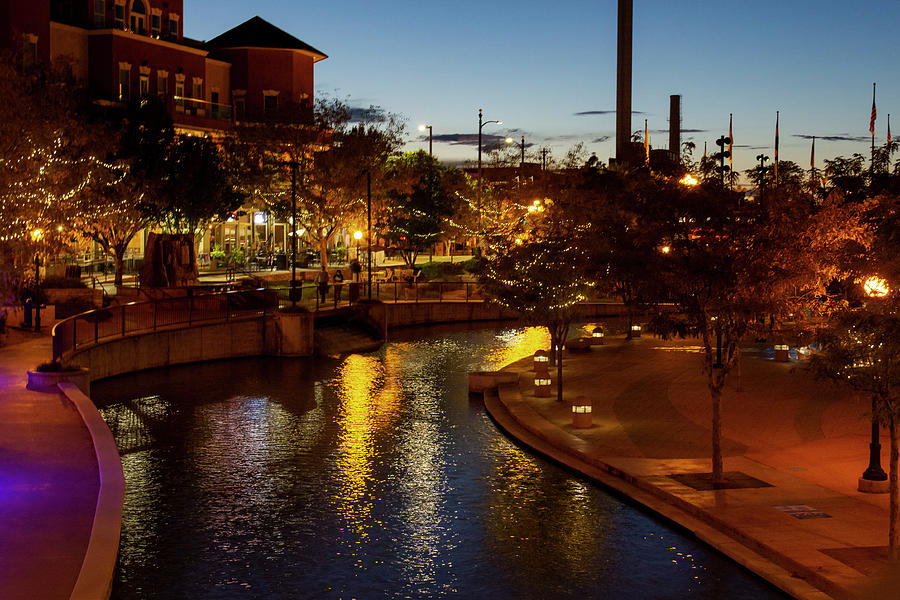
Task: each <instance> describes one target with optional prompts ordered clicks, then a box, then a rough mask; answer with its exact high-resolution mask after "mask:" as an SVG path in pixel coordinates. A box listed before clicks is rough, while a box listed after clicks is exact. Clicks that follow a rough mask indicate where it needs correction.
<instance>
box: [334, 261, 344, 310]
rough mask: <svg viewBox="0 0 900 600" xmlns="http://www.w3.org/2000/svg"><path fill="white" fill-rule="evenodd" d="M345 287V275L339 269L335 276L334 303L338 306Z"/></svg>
mask: <svg viewBox="0 0 900 600" xmlns="http://www.w3.org/2000/svg"><path fill="white" fill-rule="evenodd" d="M343 287H344V274H343V273H341V270H340V269H338V270H337V272H336V273H335V274H334V302H335V304H337V303H338V302H340V301H341V289H342V288H343Z"/></svg>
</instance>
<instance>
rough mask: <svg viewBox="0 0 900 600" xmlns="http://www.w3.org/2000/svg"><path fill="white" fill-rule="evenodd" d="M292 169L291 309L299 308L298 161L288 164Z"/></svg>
mask: <svg viewBox="0 0 900 600" xmlns="http://www.w3.org/2000/svg"><path fill="white" fill-rule="evenodd" d="M286 164H287V165H288V166H290V167H291V292H290V298H291V307H292V308H296V307H297V167H298V166H299V164H298V163H297V161H296V160H289V161H287V163H286Z"/></svg>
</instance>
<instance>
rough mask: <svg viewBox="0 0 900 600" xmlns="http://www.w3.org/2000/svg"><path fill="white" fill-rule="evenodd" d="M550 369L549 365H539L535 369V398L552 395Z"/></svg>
mask: <svg viewBox="0 0 900 600" xmlns="http://www.w3.org/2000/svg"><path fill="white" fill-rule="evenodd" d="M551 383H552V382H551V381H550V370H549V369H548V368H547V365H542V366H540V367H537V368H536V369H535V371H534V396H535V398H549V397H550V385H551Z"/></svg>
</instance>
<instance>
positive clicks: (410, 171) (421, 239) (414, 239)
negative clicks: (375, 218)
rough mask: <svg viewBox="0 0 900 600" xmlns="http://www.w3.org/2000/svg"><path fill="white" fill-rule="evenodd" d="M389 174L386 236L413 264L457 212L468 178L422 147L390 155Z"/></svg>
mask: <svg viewBox="0 0 900 600" xmlns="http://www.w3.org/2000/svg"><path fill="white" fill-rule="evenodd" d="M386 174H387V177H386V179H387V181H386V185H387V193H386V197H387V200H388V201H389V206H388V208H387V209H386V219H387V222H386V223H385V226H386V233H385V239H386V240H388V241H389V242H390V243H391V244H393V245H395V246H397V247H398V248H399V249H400V252H401V254H402V256H403V260H404V262H405V263H406V265H407V266H408V267H410V268H412V267H414V266H415V264H416V258H417V256H418V254H419V253H420V252H424V251H426V250H427V249H428V248H430V247H433V246H434V244H435V242H436V241H437V240H438V238H439V237H440V235H441V233H443V232H444V231H445V230H446V220H447V219H448V218H449V217H451V216H452V215H454V214H456V213H457V212H458V210H459V207H460V205H461V196H460V193H459V192H460V191H461V190H464V189H465V188H466V179H465V176H464V175H463V173H462V172H461V171H459V170H458V169H456V168H454V167H446V166H443V165H441V164H440V163H439V162H438V161H437V160H436V159H435V158H433V157H431V156H429V155H428V154H427V153H426V152H424V151H422V150H419V151H417V152H407V153H405V154H402V155H400V156H397V157H391V158H390V159H389V160H388V163H387V166H386Z"/></svg>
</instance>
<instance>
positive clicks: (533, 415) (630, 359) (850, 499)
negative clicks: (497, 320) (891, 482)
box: [486, 338, 900, 599]
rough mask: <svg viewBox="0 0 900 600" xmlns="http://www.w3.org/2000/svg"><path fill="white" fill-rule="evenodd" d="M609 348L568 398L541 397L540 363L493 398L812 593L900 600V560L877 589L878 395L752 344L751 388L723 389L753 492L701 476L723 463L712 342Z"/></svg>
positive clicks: (573, 361)
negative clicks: (584, 402) (576, 408)
mask: <svg viewBox="0 0 900 600" xmlns="http://www.w3.org/2000/svg"><path fill="white" fill-rule="evenodd" d="M607 344H608V345H606V346H595V347H594V348H593V350H592V351H591V352H590V353H586V354H574V355H572V356H569V357H567V358H566V359H565V362H564V368H565V371H564V384H565V385H564V390H565V394H564V398H565V403H564V405H560V404H559V403H557V402H556V400H555V392H554V398H535V396H534V393H533V391H532V382H533V373H532V372H531V371H530V368H531V360H530V359H527V360H524V361H519V362H518V363H514V364H513V365H510V366H508V367H507V370H513V371H518V372H519V373H520V378H519V384H518V385H509V386H501V388H500V390H499V395H494V396H490V395H489V397H488V398H486V404H487V406H488V408H489V410H490V411H491V413H492V415H494V417H495V418H496V419H497V421H498V423H499V424H500V425H501V427H503V428H504V429H507V430H508V431H509V432H510V433H511V434H513V435H514V436H516V437H519V438H520V439H521V440H522V441H523V442H525V443H527V444H529V445H531V446H533V447H535V448H536V449H537V450H539V451H541V452H543V453H545V454H548V455H550V456H552V457H553V458H556V459H557V460H560V461H561V462H563V463H566V464H567V465H569V466H570V467H572V468H575V469H577V470H580V471H582V472H584V473H586V474H588V475H590V476H593V477H595V478H597V479H599V480H601V481H603V482H604V483H606V484H608V485H610V486H611V487H613V488H616V489H619V490H621V491H623V492H624V493H626V494H628V495H629V496H631V497H633V498H635V499H636V500H638V501H639V502H641V503H644V504H646V505H647V506H649V507H650V508H652V509H653V510H655V511H656V512H659V513H661V514H663V515H665V516H667V517H669V518H671V519H672V520H674V521H676V522H678V523H680V524H682V525H683V526H685V527H687V528H688V529H690V530H692V531H694V532H695V533H696V534H697V535H698V537H700V538H701V539H703V540H704V541H707V542H708V543H710V544H711V545H713V546H714V547H717V548H719V549H720V550H721V551H722V552H724V553H725V554H728V555H730V556H732V557H733V558H734V559H735V560H737V561H738V562H741V563H742V564H744V565H745V566H747V567H748V568H750V569H752V570H754V571H756V572H757V573H759V574H761V575H762V576H764V577H766V578H767V579H769V580H770V581H772V582H773V583H775V584H776V585H778V586H779V587H781V588H782V589H785V590H786V591H788V592H789V593H791V594H793V595H795V596H796V597H798V598H810V599H812V598H816V599H820V598H828V597H833V598H863V597H864V598H868V597H873V598H898V597H900V592H898V591H897V590H898V589H900V588H898V584H900V580H898V579H900V569H896V568H895V569H894V571H893V573H892V575H893V577H894V580H893V581H892V582H890V583H884V585H885V586H886V587H884V588H881V589H882V591H881V592H877V591H875V590H874V589H872V588H870V586H872V585H873V582H875V581H876V580H878V579H879V578H881V577H882V576H884V575H887V574H888V573H887V571H888V568H887V560H886V546H887V538H888V497H887V494H882V495H870V494H862V493H860V492H857V491H856V485H857V478H858V477H859V475H860V474H861V473H862V471H863V470H864V468H865V466H866V464H867V461H868V441H869V439H868V437H869V431H870V425H869V421H868V405H869V402H868V400H867V399H865V398H861V397H858V396H856V395H853V394H851V393H849V392H847V391H845V390H843V389H841V388H838V387H837V386H835V385H833V384H831V383H830V382H825V381H817V380H815V379H814V378H813V377H812V376H811V375H810V374H809V373H808V372H807V371H806V369H805V365H804V364H803V363H796V362H794V363H787V364H786V363H775V362H774V361H772V360H767V359H766V358H765V357H764V356H763V351H762V349H761V348H760V349H749V351H748V352H747V354H745V358H744V361H743V373H742V377H741V378H740V379H741V382H740V384H741V386H742V387H741V391H738V389H737V386H738V378H737V377H736V376H732V378H731V379H730V385H729V386H728V389H727V390H726V391H725V394H724V398H723V419H724V423H723V434H724V435H723V437H724V443H723V447H724V449H725V455H726V459H725V470H726V471H727V472H734V473H735V475H734V476H733V478H734V480H735V484H736V485H737V486H739V487H737V488H736V489H727V490H711V489H703V487H704V486H703V478H702V477H698V476H697V474H702V473H708V472H709V471H710V468H711V467H710V463H709V456H710V453H711V452H710V447H711V443H710V420H711V414H712V409H711V402H710V399H709V392H708V391H707V388H706V380H705V377H704V376H703V375H702V374H701V371H700V364H701V363H700V355H699V351H700V348H699V347H697V346H696V342H691V341H688V342H663V341H660V340H656V339H650V338H643V339H640V340H634V341H630V342H625V341H624V340H622V339H618V340H615V339H613V340H608V342H607ZM553 375H554V376H555V371H554V373H553ZM554 385H555V381H554ZM554 390H555V388H554ZM579 395H586V396H589V397H590V398H591V399H592V400H593V422H594V427H592V428H591V429H583V430H576V429H574V428H573V427H572V425H571V419H572V416H571V409H570V405H569V402H571V400H572V399H573V398H575V397H576V396H579ZM883 439H886V436H885V437H883ZM882 454H883V461H884V466H885V468H887V456H888V453H887V449H886V448H885V449H884V450H883V452H882ZM810 584H812V585H810ZM887 590H890V591H889V592H887ZM823 591H824V592H825V593H823Z"/></svg>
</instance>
